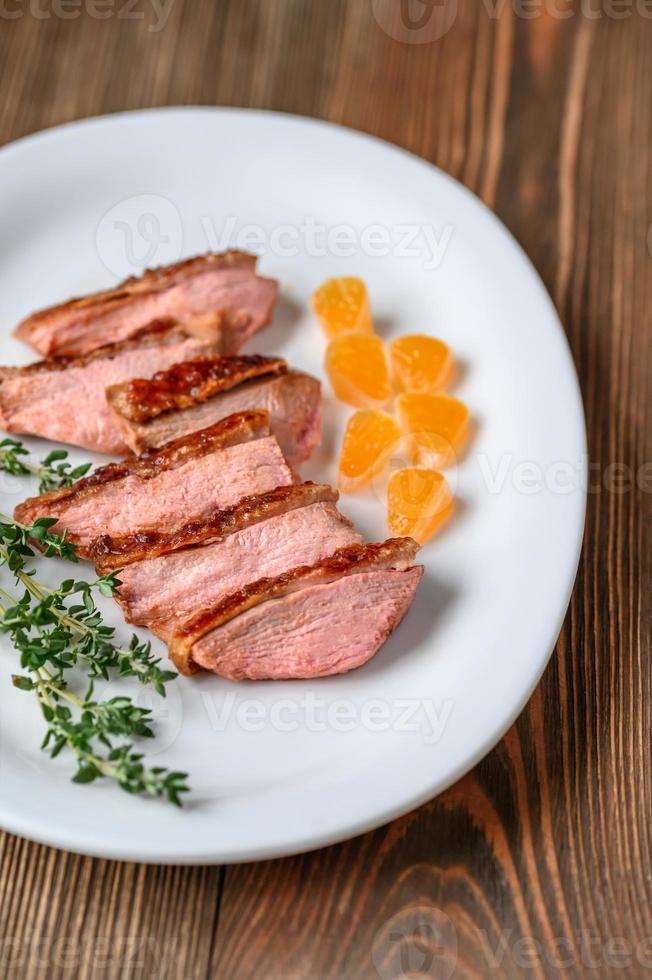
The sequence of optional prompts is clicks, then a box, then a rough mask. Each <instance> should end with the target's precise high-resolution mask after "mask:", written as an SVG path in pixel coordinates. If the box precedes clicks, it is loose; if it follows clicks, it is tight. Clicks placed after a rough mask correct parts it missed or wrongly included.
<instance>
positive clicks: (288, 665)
mask: <svg viewBox="0 0 652 980" xmlns="http://www.w3.org/2000/svg"><path fill="white" fill-rule="evenodd" d="M422 572H423V569H422V568H421V567H420V566H414V567H412V568H408V569H403V570H399V569H393V568H390V569H379V570H374V571H369V572H361V573H359V574H357V575H350V576H347V577H345V578H341V579H338V580H337V581H335V582H330V583H328V584H325V585H315V586H312V587H310V588H307V589H303V590H302V591H299V592H293V593H291V594H290V595H285V596H282V597H281V598H278V599H271V600H270V601H268V602H265V603H263V604H262V605H259V606H255V607H254V608H253V609H249V610H248V611H247V612H244V613H242V614H241V615H240V616H237V617H236V618H235V619H232V620H230V621H229V622H228V623H226V624H225V625H224V626H222V627H221V628H220V629H216V630H213V631H212V632H211V633H208V634H207V635H206V636H204V637H202V638H201V639H200V640H198V641H197V642H196V643H195V644H194V646H193V649H192V656H193V660H194V661H195V663H196V664H198V665H199V666H200V667H203V668H204V669H206V670H210V671H213V672H214V673H216V674H219V675H220V676H221V677H226V678H228V679H230V680H244V679H250V680H266V679H269V680H283V679H290V678H310V677H325V676H328V675H330V674H341V673H345V672H346V671H349V670H354V669H355V668H356V667H360V666H362V664H364V663H366V662H367V661H368V660H370V659H371V658H372V657H373V656H374V654H375V653H376V652H377V651H378V649H379V648H380V647H381V646H382V644H383V643H384V642H385V640H386V639H387V637H388V636H389V635H390V634H391V633H392V632H393V630H395V629H396V627H397V626H398V624H399V623H400V622H401V620H402V619H403V616H404V615H405V613H406V612H407V610H408V608H409V607H410V604H411V602H412V600H413V598H414V594H415V592H416V589H417V586H418V584H419V581H420V579H421V575H422Z"/></svg>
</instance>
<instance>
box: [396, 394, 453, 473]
mask: <svg viewBox="0 0 652 980" xmlns="http://www.w3.org/2000/svg"><path fill="white" fill-rule="evenodd" d="M396 411H397V414H398V418H399V422H400V424H401V428H402V430H403V432H404V433H405V434H406V436H407V440H406V441H407V446H408V450H409V453H410V456H411V458H412V460H413V462H415V463H416V464H417V465H418V466H431V467H443V466H450V465H451V464H452V463H454V462H456V459H457V450H458V449H459V448H460V446H461V445H462V443H463V442H464V439H465V437H466V434H467V431H468V426H469V410H468V408H467V407H466V405H465V404H464V403H463V402H461V401H459V400H458V399H457V398H452V397H451V396H450V395H423V394H419V393H416V392H409V393H406V394H403V395H399V396H398V398H397V399H396Z"/></svg>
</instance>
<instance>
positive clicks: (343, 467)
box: [337, 409, 401, 493]
mask: <svg viewBox="0 0 652 980" xmlns="http://www.w3.org/2000/svg"><path fill="white" fill-rule="evenodd" d="M400 439H401V430H400V429H399V427H398V424H397V422H396V421H395V420H394V419H393V418H392V416H391V415H388V414H387V412H379V411H377V410H375V409H367V410H366V411H363V412H354V414H353V415H352V416H351V418H350V419H349V421H348V423H347V426H346V430H345V432H344V440H343V442H342V453H341V456H340V466H339V474H338V481H337V483H338V486H339V488H340V490H342V492H343V493H353V491H354V490H359V489H360V488H361V487H363V486H364V485H365V484H366V483H369V481H370V480H371V479H373V477H374V476H376V475H377V474H378V473H380V472H382V470H383V467H384V466H385V464H386V463H387V460H388V458H389V457H390V455H391V454H392V451H393V450H394V448H395V447H396V446H397V445H398V443H399V442H400Z"/></svg>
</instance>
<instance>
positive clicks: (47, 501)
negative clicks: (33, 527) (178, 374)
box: [14, 412, 295, 558]
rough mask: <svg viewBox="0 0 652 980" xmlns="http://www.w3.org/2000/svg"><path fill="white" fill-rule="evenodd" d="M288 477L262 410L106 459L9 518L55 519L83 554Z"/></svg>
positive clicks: (173, 523)
mask: <svg viewBox="0 0 652 980" xmlns="http://www.w3.org/2000/svg"><path fill="white" fill-rule="evenodd" d="M294 482H295V477H294V474H293V472H292V470H291V468H290V467H289V465H288V463H287V461H286V460H285V458H284V456H283V453H282V452H281V450H280V448H279V445H278V443H277V441H276V439H275V438H274V436H272V435H271V433H270V428H269V419H268V416H267V413H266V412H242V413H239V414H238V415H233V416H230V417H229V418H227V419H223V420H222V421H221V422H218V423H217V424H216V425H213V426H210V427H209V428H207V429H203V430H201V431H199V432H195V433H192V434H191V435H188V436H183V437H182V438H180V439H176V440H174V441H173V442H170V443H168V444H166V445H165V446H161V447H160V448H159V449H153V450H149V451H148V452H146V453H143V454H142V455H141V456H136V457H127V458H126V459H124V460H122V462H120V463H109V464H108V465H107V466H103V467H101V468H100V469H99V470H96V471H95V472H94V473H93V474H92V475H91V476H89V477H85V478H84V479H82V480H79V481H77V483H75V484H73V486H72V487H68V488H65V489H63V490H53V491H49V492H48V493H44V494H41V496H39V497H32V498H30V499H29V500H26V501H25V502H24V503H22V504H19V506H18V507H17V508H16V510H15V512H14V516H15V518H16V520H18V521H20V522H21V523H23V524H30V523H33V521H34V520H36V518H37V517H56V518H57V522H58V523H57V524H56V525H54V530H55V531H56V532H58V533H62V532H63V531H64V530H65V531H67V533H68V537H69V539H70V540H71V541H72V542H73V543H74V544H75V545H76V546H77V551H78V554H79V555H80V556H81V557H83V558H87V557H88V556H89V546H90V544H91V542H93V541H94V540H95V539H96V538H98V537H100V536H101V535H104V534H108V535H111V536H116V537H119V536H123V535H127V534H136V533H142V532H150V531H155V530H161V529H162V528H166V527H168V526H175V527H176V526H178V525H179V524H180V523H181V522H183V521H186V520H189V519H192V518H199V517H202V516H203V515H205V514H210V513H212V512H213V511H215V510H217V509H226V508H228V507H232V506H233V505H234V504H235V503H237V502H238V501H239V500H241V499H242V498H243V497H246V496H248V495H250V494H252V493H263V492H264V491H266V490H273V489H274V488H275V487H278V486H283V485H287V484H290V483H294Z"/></svg>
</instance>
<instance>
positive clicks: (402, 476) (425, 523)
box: [387, 467, 453, 544]
mask: <svg viewBox="0 0 652 980" xmlns="http://www.w3.org/2000/svg"><path fill="white" fill-rule="evenodd" d="M452 511H453V494H452V492H451V489H450V487H449V486H448V483H447V482H446V479H445V477H443V476H442V474H441V473H437V471H436V470H429V469H417V468H416V467H415V468H410V469H405V470H396V472H395V473H392V475H391V477H390V479H389V486H388V489H387V516H388V523H389V530H390V533H391V534H396V535H398V536H399V537H405V536H407V535H409V536H410V537H411V538H414V540H415V541H418V542H419V544H425V543H426V541H428V540H429V538H431V537H432V536H433V534H434V533H435V531H437V530H438V528H439V527H440V526H441V525H442V524H443V523H444V521H445V520H446V519H447V518H448V517H450V515H451V513H452Z"/></svg>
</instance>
